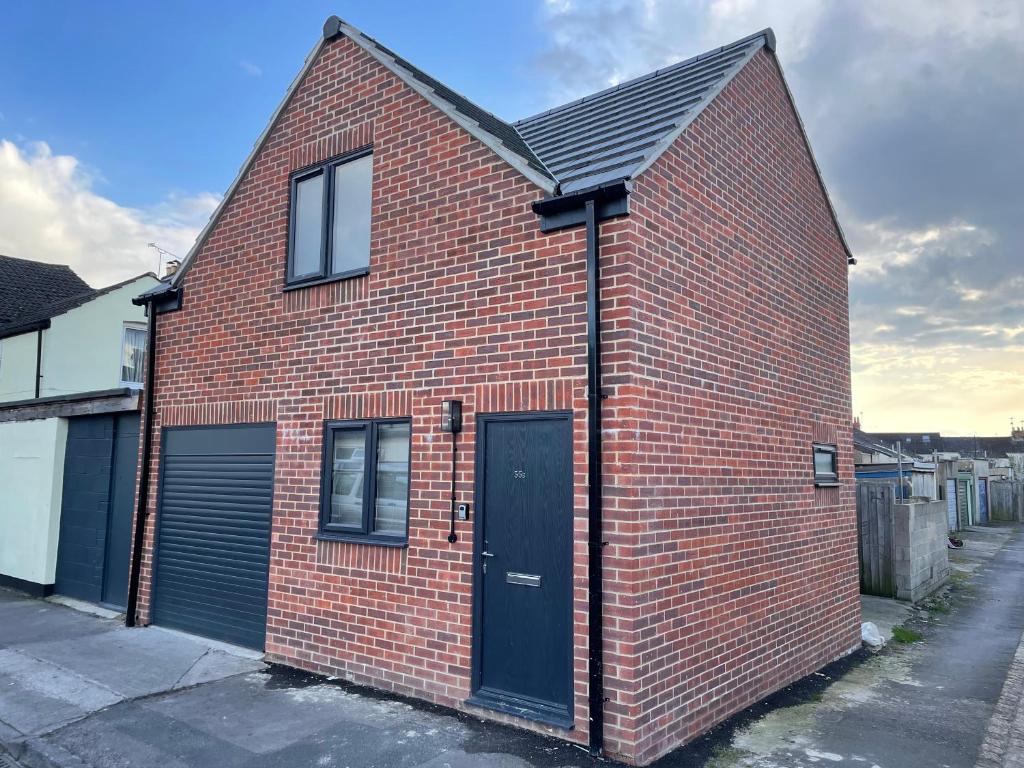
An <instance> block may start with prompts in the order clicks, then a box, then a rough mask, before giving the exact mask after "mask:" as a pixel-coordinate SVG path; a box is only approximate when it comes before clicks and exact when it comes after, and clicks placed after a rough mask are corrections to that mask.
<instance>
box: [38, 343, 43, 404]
mask: <svg viewBox="0 0 1024 768" xmlns="http://www.w3.org/2000/svg"><path fill="white" fill-rule="evenodd" d="M42 379H43V329H42V328H40V329H39V330H38V331H36V400H38V399H39V385H40V382H41V381H42Z"/></svg>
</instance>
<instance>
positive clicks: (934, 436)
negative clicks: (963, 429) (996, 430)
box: [864, 427, 1024, 461]
mask: <svg viewBox="0 0 1024 768" xmlns="http://www.w3.org/2000/svg"><path fill="white" fill-rule="evenodd" d="M864 434H865V436H866V437H867V438H868V439H870V440H872V441H874V442H876V443H880V444H882V445H886V446H888V447H890V448H892V447H895V446H896V444H897V443H900V445H901V446H902V448H903V450H904V451H905V452H907V453H909V454H912V455H914V456H931V455H933V454H934V453H956V454H958V455H959V456H960V458H963V459H1006V458H1012V457H1020V458H1021V459H1024V429H1022V428H1020V427H1016V428H1012V429H1011V430H1010V435H1009V436H1008V437H998V436H997V437H977V436H972V437H947V436H944V435H942V434H941V433H939V432H910V433H907V432H866V433H864ZM1019 460H1020V459H1018V461H1019Z"/></svg>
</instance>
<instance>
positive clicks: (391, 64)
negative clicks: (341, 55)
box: [324, 16, 557, 194]
mask: <svg viewBox="0 0 1024 768" xmlns="http://www.w3.org/2000/svg"><path fill="white" fill-rule="evenodd" d="M342 34H343V35H345V36H346V37H348V38H349V39H350V40H351V41H352V42H354V43H355V44H356V45H358V46H359V47H360V48H362V49H363V50H364V51H366V53H368V54H369V55H370V56H371V57H373V58H374V59H376V60H377V61H378V62H379V63H380V64H382V65H383V66H384V67H385V68H386V69H387V70H388V71H390V72H391V73H392V74H393V75H395V77H397V78H398V79H399V80H401V81H402V82H403V83H405V84H406V85H407V86H409V87H410V88H411V89H412V90H414V91H416V93H418V94H419V95H420V96H422V97H423V98H424V99H426V100H427V101H428V102H430V104H432V105H433V106H435V107H437V108H438V109H439V110H441V111H442V112H444V113H445V114H446V115H447V116H448V117H449V118H451V119H452V121H453V122H455V123H457V124H458V125H459V126H460V127H462V128H463V129H465V130H466V131H468V132H469V134H470V135H472V136H473V137H474V138H476V139H478V140H479V141H480V142H482V143H483V144H484V145H485V146H487V147H488V148H489V149H491V150H492V151H493V152H494V153H495V154H497V155H498V157H500V158H501V159H502V160H504V161H505V162H506V163H508V164H509V165H511V166H512V167H513V168H515V169H516V170H517V171H519V172H520V173H521V174H523V175H524V176H526V178H528V179H529V180H530V181H532V182H533V183H534V184H536V185H537V186H538V187H540V188H541V189H543V190H544V191H545V192H547V193H548V194H553V193H554V192H555V191H556V189H557V182H556V181H555V180H554V179H553V178H549V177H548V176H545V175H544V174H542V173H539V172H538V171H537V170H536V169H534V168H532V167H531V166H530V164H529V163H527V162H526V160H525V159H524V158H523V157H521V156H520V155H518V154H517V153H515V152H513V151H512V150H510V149H509V148H508V147H506V146H505V145H504V144H503V143H502V141H501V139H499V138H498V137H497V136H495V135H494V134H492V133H490V132H489V131H487V130H486V129H485V128H484V127H483V126H481V125H480V123H478V122H476V121H475V120H471V119H470V118H469V117H467V116H466V115H464V114H463V113H461V112H459V111H458V110H457V109H455V107H453V106H452V105H451V104H450V103H449V102H447V101H446V100H444V99H442V98H441V97H439V96H438V95H437V94H436V93H434V91H433V90H432V89H430V88H428V87H427V86H426V85H424V84H423V83H421V82H420V81H419V80H417V79H416V78H415V77H413V76H412V74H411V73H410V72H408V71H407V70H406V69H405V68H404V67H402V66H401V65H399V64H398V63H397V62H396V61H395V59H394V58H392V57H391V56H388V55H387V54H386V53H385V52H384V51H382V50H380V48H378V47H377V46H376V45H374V44H373V43H372V42H371V41H370V40H369V39H367V37H366V36H365V35H364V34H363V33H362V32H360V31H359V30H358V29H356V28H355V27H353V26H352V25H351V24H348V23H347V22H345V21H342V20H341V19H339V18H338V17H337V16H331V17H330V18H329V19H328V20H327V22H326V23H325V24H324V40H333V39H334V38H335V37H337V36H338V35H342Z"/></svg>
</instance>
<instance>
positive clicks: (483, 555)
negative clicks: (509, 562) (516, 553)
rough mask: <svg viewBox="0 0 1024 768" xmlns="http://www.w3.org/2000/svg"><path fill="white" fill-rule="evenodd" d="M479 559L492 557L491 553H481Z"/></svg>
mask: <svg viewBox="0 0 1024 768" xmlns="http://www.w3.org/2000/svg"><path fill="white" fill-rule="evenodd" d="M480 557H494V553H493V552H481V553H480Z"/></svg>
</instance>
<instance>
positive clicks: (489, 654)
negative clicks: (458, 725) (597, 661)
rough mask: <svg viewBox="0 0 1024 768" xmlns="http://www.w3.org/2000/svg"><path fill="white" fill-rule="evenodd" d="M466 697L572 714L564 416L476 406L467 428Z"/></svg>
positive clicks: (568, 445)
mask: <svg viewBox="0 0 1024 768" xmlns="http://www.w3.org/2000/svg"><path fill="white" fill-rule="evenodd" d="M477 478H478V488H477V503H478V505H479V507H478V509H479V515H478V519H477V524H476V552H475V557H474V564H475V574H476V575H475V585H474V595H475V626H474V648H473V657H474V658H473V662H474V664H473V697H472V698H471V699H470V702H471V703H474V704H478V705H481V706H486V707H490V708H494V709H499V710H502V711H505V712H511V713H513V714H516V715H520V716H523V717H528V718H531V719H535V720H541V721H544V722H549V723H554V724H557V725H562V726H569V725H571V724H572V707H571V703H572V687H573V686H572V560H573V558H572V555H573V550H572V530H573V522H572V518H573V508H572V503H573V498H572V493H573V491H572V479H573V468H572V422H571V417H570V416H569V414H565V413H528V414H514V415H493V416H490V415H484V416H480V417H479V421H478V432H477Z"/></svg>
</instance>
